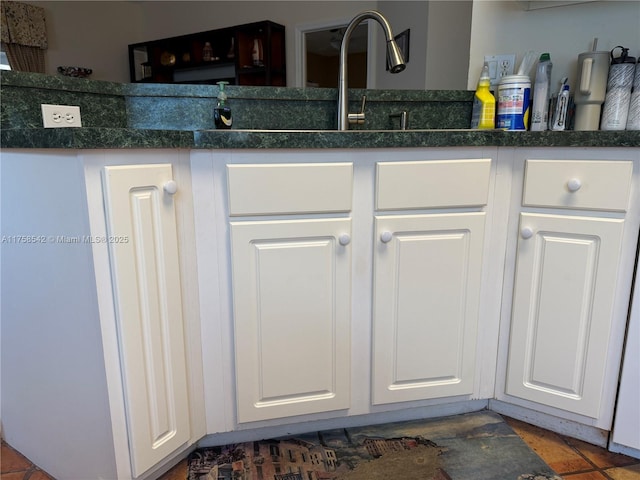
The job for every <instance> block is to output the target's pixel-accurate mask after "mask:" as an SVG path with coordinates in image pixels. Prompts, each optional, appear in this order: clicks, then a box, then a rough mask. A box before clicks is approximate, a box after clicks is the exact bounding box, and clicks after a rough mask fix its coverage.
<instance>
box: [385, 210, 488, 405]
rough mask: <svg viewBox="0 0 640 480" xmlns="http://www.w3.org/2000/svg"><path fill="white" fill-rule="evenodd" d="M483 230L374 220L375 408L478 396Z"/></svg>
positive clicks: (475, 224) (465, 221)
mask: <svg viewBox="0 0 640 480" xmlns="http://www.w3.org/2000/svg"><path fill="white" fill-rule="evenodd" d="M484 223H485V214H484V213H482V212H476V213H461V214H458V213H453V214H441V215H414V216H394V217H384V216H381V217H376V253H375V266H374V268H375V272H374V275H375V285H374V292H375V293H374V319H373V322H374V347H373V349H374V368H373V403H374V404H382V403H391V402H397V401H406V400H419V399H428V398H437V397H443V396H450V395H464V394H470V393H472V392H473V384H474V382H473V380H474V369H475V351H476V332H477V322H478V308H479V307H478V305H479V292H480V275H481V265H482V249H483V239H484ZM385 236H387V238H384V237H385ZM381 239H383V240H381ZM385 241H387V242H386V243H385Z"/></svg>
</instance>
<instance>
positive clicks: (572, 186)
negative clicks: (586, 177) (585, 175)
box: [567, 178, 582, 192]
mask: <svg viewBox="0 0 640 480" xmlns="http://www.w3.org/2000/svg"><path fill="white" fill-rule="evenodd" d="M580 187H582V182H581V181H580V179H579V178H572V179H571V180H569V181H568V182H567V188H568V189H569V191H570V192H577V191H578V190H580Z"/></svg>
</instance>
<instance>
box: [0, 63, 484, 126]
mask: <svg viewBox="0 0 640 480" xmlns="http://www.w3.org/2000/svg"><path fill="white" fill-rule="evenodd" d="M225 91H226V92H227V95H228V97H229V105H230V106H231V107H232V111H233V117H234V128H236V129H269V130H330V129H335V128H336V116H337V110H336V107H337V90H336V89H328V88H307V89H302V88H283V87H245V86H227V88H226V89H225ZM0 94H1V96H2V97H1V98H2V104H1V124H0V127H1V128H2V129H15V128H40V127H42V114H41V110H40V105H41V104H43V103H49V104H58V105H78V106H80V112H81V115H82V125H83V127H88V128H96V127H103V128H134V129H155V130H188V131H194V130H207V129H212V128H214V124H213V108H214V106H215V102H216V96H217V95H218V86H217V85H183V84H166V85H164V84H142V83H139V84H119V83H111V82H104V81H97V80H88V79H80V78H69V77H62V76H50V75H42V74H35V73H24V72H12V71H5V72H3V73H2V76H1V77H0ZM363 95H366V96H367V104H366V112H367V119H366V125H365V126H364V127H360V126H354V127H353V128H354V129H358V128H366V129H367V130H378V129H381V130H391V129H398V128H399V122H398V119H397V118H396V119H394V118H391V117H390V115H393V114H398V113H400V112H401V111H403V110H404V111H407V112H409V127H410V128H411V129H432V128H439V129H443V128H445V129H457V128H468V126H469V122H470V119H471V106H472V99H473V92H470V91H459V90H452V91H442V90H438V91H419V90H361V89H351V90H350V106H351V111H354V112H355V111H359V109H360V106H361V103H362V96H363Z"/></svg>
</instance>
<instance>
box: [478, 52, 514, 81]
mask: <svg viewBox="0 0 640 480" xmlns="http://www.w3.org/2000/svg"><path fill="white" fill-rule="evenodd" d="M484 63H486V64H487V65H489V77H491V88H492V89H495V88H496V87H497V86H498V83H500V79H501V78H502V77H505V76H507V75H513V72H514V69H515V64H516V54H515V53H511V54H507V55H485V56H484Z"/></svg>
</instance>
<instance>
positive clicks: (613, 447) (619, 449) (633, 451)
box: [609, 442, 640, 458]
mask: <svg viewBox="0 0 640 480" xmlns="http://www.w3.org/2000/svg"><path fill="white" fill-rule="evenodd" d="M609 450H610V451H611V452H614V453H621V454H623V455H627V456H629V457H633V458H640V450H638V449H637V448H632V447H627V446H626V445H620V444H619V443H615V442H611V443H610V444H609Z"/></svg>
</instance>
